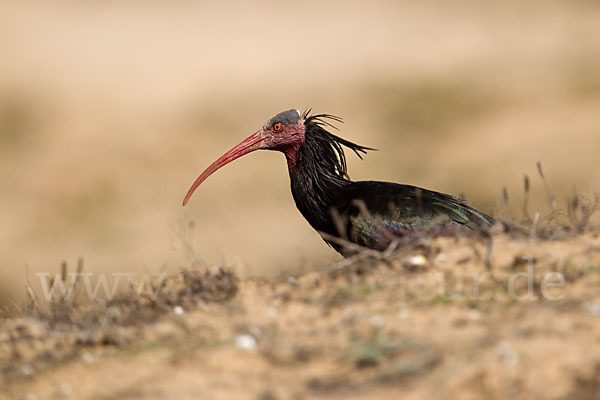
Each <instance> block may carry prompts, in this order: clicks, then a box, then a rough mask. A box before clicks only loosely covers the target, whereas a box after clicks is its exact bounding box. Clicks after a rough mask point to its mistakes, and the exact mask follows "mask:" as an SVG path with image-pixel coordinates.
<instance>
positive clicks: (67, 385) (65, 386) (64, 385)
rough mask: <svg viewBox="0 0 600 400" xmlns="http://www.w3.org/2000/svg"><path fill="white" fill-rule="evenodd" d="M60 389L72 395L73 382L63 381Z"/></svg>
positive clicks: (63, 392)
mask: <svg viewBox="0 0 600 400" xmlns="http://www.w3.org/2000/svg"><path fill="white" fill-rule="evenodd" d="M59 389H60V392H61V393H62V394H64V395H65V396H70V395H71V393H73V390H72V389H71V384H70V383H67V382H65V383H61V384H60V387H59Z"/></svg>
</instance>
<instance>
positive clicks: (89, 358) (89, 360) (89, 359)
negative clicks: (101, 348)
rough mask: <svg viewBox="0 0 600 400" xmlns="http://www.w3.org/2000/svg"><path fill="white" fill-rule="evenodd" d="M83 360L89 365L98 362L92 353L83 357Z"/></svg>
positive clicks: (86, 353)
mask: <svg viewBox="0 0 600 400" xmlns="http://www.w3.org/2000/svg"><path fill="white" fill-rule="evenodd" d="M81 358H82V359H83V362H85V363H88V364H91V363H93V362H94V361H96V357H94V355H93V354H92V353H89V352H87V351H86V352H85V353H83V354H82V355H81Z"/></svg>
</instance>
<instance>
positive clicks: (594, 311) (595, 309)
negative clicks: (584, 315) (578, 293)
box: [587, 304, 600, 317]
mask: <svg viewBox="0 0 600 400" xmlns="http://www.w3.org/2000/svg"><path fill="white" fill-rule="evenodd" d="M587 312H588V314H590V315H591V316H592V317H600V304H590V305H588V306H587Z"/></svg>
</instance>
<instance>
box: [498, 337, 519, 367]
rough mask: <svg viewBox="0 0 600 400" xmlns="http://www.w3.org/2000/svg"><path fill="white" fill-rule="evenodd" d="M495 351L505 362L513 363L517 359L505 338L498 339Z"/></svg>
mask: <svg viewBox="0 0 600 400" xmlns="http://www.w3.org/2000/svg"><path fill="white" fill-rule="evenodd" d="M496 352H497V353H498V354H499V355H500V356H501V357H502V361H504V363H505V364H508V365H515V364H516V363H517V362H518V361H519V356H518V355H517V353H516V352H515V351H514V350H513V349H512V348H511V346H510V343H509V342H508V341H507V340H500V341H498V343H496Z"/></svg>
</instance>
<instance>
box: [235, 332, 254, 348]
mask: <svg viewBox="0 0 600 400" xmlns="http://www.w3.org/2000/svg"><path fill="white" fill-rule="evenodd" d="M235 345H236V346H237V347H238V348H240V349H244V350H248V351H252V350H255V349H256V339H254V337H253V336H250V335H239V336H237V337H236V338H235Z"/></svg>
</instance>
